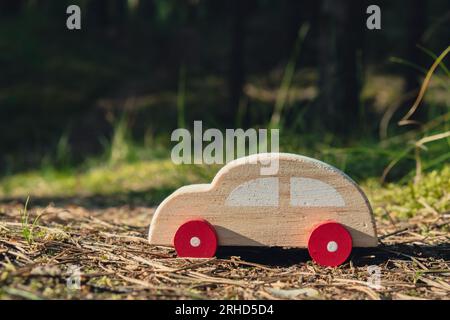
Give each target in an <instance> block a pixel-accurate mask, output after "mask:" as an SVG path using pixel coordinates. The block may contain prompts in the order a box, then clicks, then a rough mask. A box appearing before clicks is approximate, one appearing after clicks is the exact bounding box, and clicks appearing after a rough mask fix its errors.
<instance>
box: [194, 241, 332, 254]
mask: <svg viewBox="0 0 450 320" xmlns="http://www.w3.org/2000/svg"><path fill="white" fill-rule="evenodd" d="M191 242H192V240H191ZM337 249H338V244H337V243H336V242H335V241H330V242H328V244H327V250H328V252H336V251H337Z"/></svg>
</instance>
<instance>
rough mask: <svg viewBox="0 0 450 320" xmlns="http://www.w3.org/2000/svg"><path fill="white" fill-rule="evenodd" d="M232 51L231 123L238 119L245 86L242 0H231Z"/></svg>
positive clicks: (228, 115) (230, 76) (228, 114)
mask: <svg viewBox="0 0 450 320" xmlns="http://www.w3.org/2000/svg"><path fill="white" fill-rule="evenodd" d="M230 2H231V13H232V26H231V53H230V69H229V70H230V74H229V97H230V102H229V107H228V110H227V114H226V118H227V121H228V122H230V123H231V124H232V123H234V121H235V120H236V119H235V118H236V116H237V112H238V109H239V102H240V100H241V97H242V92H243V86H244V77H245V75H244V33H245V23H244V21H245V4H244V3H243V2H242V1H240V0H231V1H230Z"/></svg>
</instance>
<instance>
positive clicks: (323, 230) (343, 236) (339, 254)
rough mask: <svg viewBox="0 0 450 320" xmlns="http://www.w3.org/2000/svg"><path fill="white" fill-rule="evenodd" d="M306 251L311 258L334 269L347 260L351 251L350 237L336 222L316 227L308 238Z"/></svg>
mask: <svg viewBox="0 0 450 320" xmlns="http://www.w3.org/2000/svg"><path fill="white" fill-rule="evenodd" d="M308 251H309V255H310V256H311V258H312V259H313V260H314V261H315V262H316V263H318V264H320V265H322V266H326V267H336V266H338V265H340V264H342V263H344V262H345V260H347V258H348V256H349V255H350V252H351V251H352V236H351V235H350V233H349V232H348V231H347V229H345V227H344V226H342V225H341V224H339V223H337V222H332V221H329V222H324V223H322V224H320V225H318V226H317V227H316V228H315V229H314V230H313V231H312V232H311V235H310V236H309V240H308Z"/></svg>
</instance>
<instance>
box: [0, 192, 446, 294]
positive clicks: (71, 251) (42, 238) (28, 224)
mask: <svg viewBox="0 0 450 320" xmlns="http://www.w3.org/2000/svg"><path fill="white" fill-rule="evenodd" d="M444 193H445V197H446V199H444V201H448V192H444ZM424 201H425V200H424ZM81 202H82V201H81ZM70 203H72V204H70ZM76 203H80V201H77V200H76V199H73V201H69V202H68V203H67V204H65V205H49V206H47V207H44V206H38V205H36V206H34V205H32V204H31V205H29V207H30V208H29V209H28V211H26V212H25V211H24V204H23V203H20V202H17V201H12V202H8V203H3V204H1V205H0V263H1V266H0V298H2V299H5V298H11V299H61V298H62V299H448V298H450V283H449V282H450V243H449V238H450V237H449V222H450V213H449V212H439V211H437V210H436V209H435V208H434V207H433V206H432V205H428V204H426V202H424V206H423V207H422V208H421V209H419V210H417V212H416V214H415V215H414V217H412V218H407V219H405V218H401V219H400V218H396V217H395V216H391V215H389V214H387V215H386V214H385V215H380V214H377V218H376V219H377V227H378V232H379V238H380V246H379V247H378V248H377V249H370V250H369V249H359V250H358V249H356V250H354V252H353V253H352V256H351V259H350V260H349V262H347V263H346V264H344V265H342V266H340V267H339V268H336V269H333V268H322V267H319V266H317V265H315V264H314V263H312V261H310V260H309V258H308V254H307V252H306V250H299V249H272V248H265V249H255V248H240V249H236V248H233V249H231V248H220V250H219V252H218V255H217V257H216V258H214V259H207V260H189V259H177V258H176V257H175V253H174V250H173V249H171V248H166V247H155V246H151V245H149V244H148V243H147V240H146V234H147V230H148V225H149V224H150V221H151V217H152V213H153V211H154V208H150V207H139V206H136V207H129V206H121V207H107V208H105V207H97V208H95V207H93V206H89V208H87V207H84V206H81V205H79V204H76ZM383 208H386V206H385V205H384V204H382V203H379V204H377V205H375V209H376V211H378V210H384V209H383ZM37 217H39V218H38V219H36V218H37ZM377 273H379V279H380V281H379V282H377V281H376V280H377V279H378V278H377ZM77 279H79V287H78V282H77ZM377 284H378V286H377Z"/></svg>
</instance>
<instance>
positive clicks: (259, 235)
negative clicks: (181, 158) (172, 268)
mask: <svg viewBox="0 0 450 320" xmlns="http://www.w3.org/2000/svg"><path fill="white" fill-rule="evenodd" d="M274 159H275V160H277V161H278V172H277V174H276V175H261V171H260V169H261V163H267V161H273V160H274ZM264 161H265V162H264ZM149 241H150V243H152V244H155V245H173V246H174V247H175V249H176V251H177V254H178V256H179V257H192V258H207V257H212V256H214V255H215V252H216V249H217V246H218V245H220V246H277V247H299V248H308V251H309V253H310V256H311V257H312V259H313V260H314V261H315V262H316V263H318V264H320V265H323V266H338V265H340V264H342V263H343V262H345V261H346V260H347V258H348V257H349V255H350V252H351V250H352V248H353V247H375V246H377V243H378V239H377V234H376V229H375V223H374V220H373V215H372V210H371V207H370V204H369V201H368V200H367V198H366V196H365V195H364V193H363V191H362V190H361V189H360V188H359V187H358V185H357V184H356V183H355V182H354V181H353V180H352V179H351V178H349V177H348V176H347V175H345V174H344V173H343V172H341V171H340V170H338V169H336V168H334V167H332V166H330V165H328V164H326V163H323V162H321V161H318V160H315V159H312V158H307V157H303V156H299V155H295V154H288V153H266V154H257V155H251V156H248V157H244V158H240V159H237V160H234V161H232V162H230V163H228V164H227V165H225V166H224V167H223V168H222V169H221V170H220V171H219V172H218V173H217V175H216V176H215V177H214V179H213V181H212V183H211V184H196V185H189V186H184V187H181V188H180V189H178V190H176V191H175V192H174V193H173V194H171V195H170V196H169V197H168V198H166V199H165V200H164V201H163V202H162V203H161V204H160V205H159V207H158V208H157V210H156V212H155V214H154V217H153V220H152V222H151V225H150V230H149Z"/></svg>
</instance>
